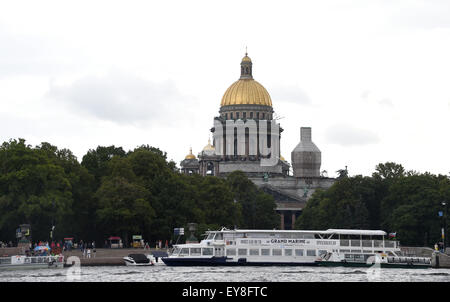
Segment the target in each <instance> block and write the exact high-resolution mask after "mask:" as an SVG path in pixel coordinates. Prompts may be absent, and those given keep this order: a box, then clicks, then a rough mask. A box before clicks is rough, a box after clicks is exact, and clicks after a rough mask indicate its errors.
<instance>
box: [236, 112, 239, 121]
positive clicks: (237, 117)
mask: <svg viewBox="0 0 450 302" xmlns="http://www.w3.org/2000/svg"><path fill="white" fill-rule="evenodd" d="M236 119H237V120H238V119H239V112H236Z"/></svg>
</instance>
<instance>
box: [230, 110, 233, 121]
mask: <svg viewBox="0 0 450 302" xmlns="http://www.w3.org/2000/svg"><path fill="white" fill-rule="evenodd" d="M232 119H233V112H231V113H230V120H232Z"/></svg>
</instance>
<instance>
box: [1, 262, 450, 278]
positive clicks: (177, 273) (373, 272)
mask: <svg viewBox="0 0 450 302" xmlns="http://www.w3.org/2000/svg"><path fill="white" fill-rule="evenodd" d="M66 281H71V282H136V281H139V282H336V281H338V282H346V281H349V282H448V281H450V269H433V268H429V269H381V268H375V269H372V268H369V269H368V268H344V267H334V268H329V267H276V266H269V267H242V266H241V267H169V266H165V265H155V266H150V267H127V266H103V267H81V268H78V269H76V268H64V269H34V270H17V271H0V282H66Z"/></svg>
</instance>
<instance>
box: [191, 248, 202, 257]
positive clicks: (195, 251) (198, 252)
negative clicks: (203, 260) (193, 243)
mask: <svg viewBox="0 0 450 302" xmlns="http://www.w3.org/2000/svg"><path fill="white" fill-rule="evenodd" d="M201 254H202V249H201V248H197V247H195V248H191V256H200V255H201Z"/></svg>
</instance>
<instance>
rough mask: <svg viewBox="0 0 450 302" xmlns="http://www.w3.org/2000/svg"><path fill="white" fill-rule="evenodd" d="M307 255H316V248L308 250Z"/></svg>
mask: <svg viewBox="0 0 450 302" xmlns="http://www.w3.org/2000/svg"><path fill="white" fill-rule="evenodd" d="M306 256H316V250H306Z"/></svg>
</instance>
